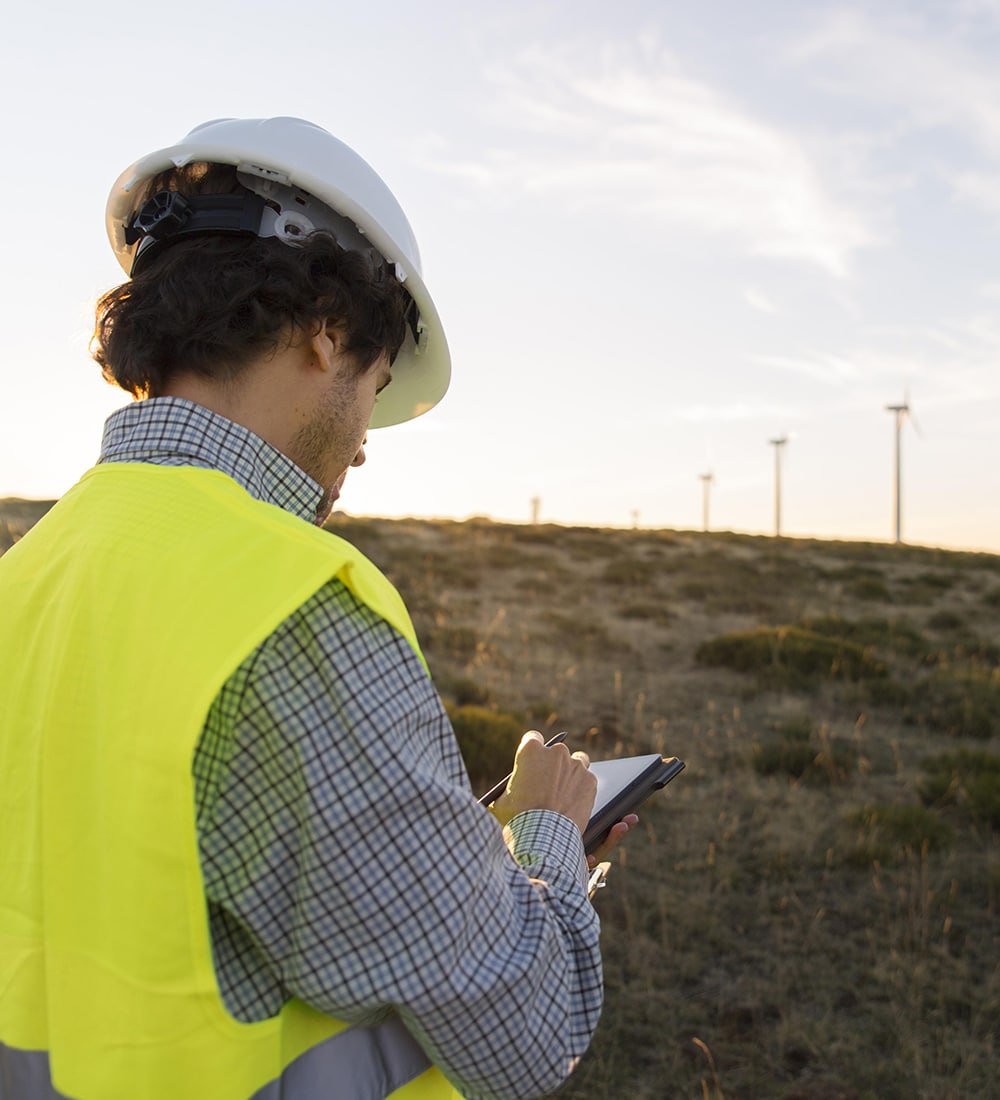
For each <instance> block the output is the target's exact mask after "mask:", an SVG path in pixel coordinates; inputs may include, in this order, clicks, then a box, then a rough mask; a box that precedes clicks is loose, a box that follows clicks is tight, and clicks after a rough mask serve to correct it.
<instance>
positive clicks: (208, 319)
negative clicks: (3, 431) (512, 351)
mask: <svg viewBox="0 0 1000 1100" xmlns="http://www.w3.org/2000/svg"><path fill="white" fill-rule="evenodd" d="M108 230H109V235H110V237H111V241H112V245H113V247H114V248H115V251H116V254H117V255H118V258H119V260H120V261H121V263H122V266H123V267H124V269H125V271H126V273H128V274H129V275H130V276H131V277H130V279H129V281H127V282H126V283H124V284H123V285H122V286H120V287H118V288H116V289H114V290H112V291H110V292H109V293H108V294H106V295H105V296H104V297H103V298H102V300H101V301H100V303H99V305H98V317H97V327H96V330H95V340H94V354H95V358H96V359H97V361H98V362H99V363H100V364H101V366H102V368H103V370H104V373H105V376H106V377H107V378H108V379H110V380H112V381H114V382H115V383H116V384H118V385H120V386H122V387H123V388H124V389H126V390H127V391H129V392H130V393H132V394H133V395H135V396H136V397H137V398H140V399H141V400H139V401H137V402H136V403H134V404H133V405H131V406H129V407H127V408H125V409H122V410H120V411H119V412H117V413H116V414H114V415H113V416H112V417H111V418H110V420H109V421H108V424H107V426H106V429H105V436H104V443H103V448H102V452H101V456H100V460H99V462H98V464H97V465H96V466H95V467H94V469H92V470H90V471H89V472H88V473H87V474H85V475H84V477H83V478H82V479H81V481H80V482H79V483H78V484H77V485H76V486H75V487H74V488H73V489H72V490H71V491H70V492H69V493H67V494H66V496H65V497H64V498H63V499H62V500H61V501H60V502H59V503H58V504H57V505H56V506H55V507H54V508H53V509H52V511H51V512H50V513H49V515H48V516H47V517H46V518H45V519H44V520H43V521H42V522H41V523H39V524H38V525H37V526H36V527H35V528H33V529H32V531H30V532H29V533H28V535H27V536H26V537H25V538H24V539H22V540H21V542H20V543H19V544H18V545H17V546H16V547H14V548H13V549H12V550H11V551H9V552H8V554H6V555H5V556H4V557H3V558H2V559H0V606H2V607H3V608H4V614H3V616H2V621H0V668H2V670H3V672H2V676H3V681H4V683H3V698H4V706H3V708H0V709H2V717H0V775H2V782H3V788H4V792H5V795H4V797H5V802H8V803H9V806H8V809H7V810H6V811H5V824H4V829H3V831H2V833H0V883H2V894H0V898H2V904H0V1100H15V1098H16V1100H34V1098H35V1097H51V1096H57V1097H71V1098H76V1100H116V1098H125V1097H128V1098H130V1100H136V1098H148V1100H168V1098H171V1100H176V1098H180V1097H184V1098H188V1097H206V1098H212V1100H229V1098H232V1100H249V1098H250V1097H254V1098H258V1100H278V1098H279V1097H280V1098H284V1100H300V1098H301V1100H313V1098H314V1097H315V1098H319V1097H324V1098H352V1100H354V1098H364V1100H369V1098H383V1097H387V1096H389V1095H392V1096H393V1097H405V1098H407V1100H409V1098H411V1097H412V1098H416V1097H444V1096H453V1095H455V1092H454V1090H455V1089H457V1090H459V1092H460V1093H461V1094H463V1095H466V1096H471V1097H527V1096H536V1095H539V1094H542V1093H544V1092H547V1091H549V1090H551V1089H552V1088H554V1087H556V1086H557V1085H558V1084H559V1083H560V1082H561V1081H562V1080H563V1079H564V1078H565V1077H566V1076H567V1075H568V1074H569V1073H570V1072H571V1070H572V1068H573V1066H574V1065H575V1063H576V1061H577V1060H578V1059H579V1057H580V1055H581V1054H582V1053H583V1051H584V1050H585V1049H586V1047H587V1045H588V1043H589V1041H590V1037H591V1035H592V1032H593V1029H594V1027H595V1025H596V1022H597V1018H598V1014H599V1011H600V1006H601V997H602V993H601V966H600V953H599V946H598V921H597V918H596V916H595V914H594V911H593V909H592V907H591V905H590V903H589V900H588V898H587V889H586V863H585V860H584V856H583V850H582V845H581V839H580V837H581V831H582V829H583V827H584V825H585V824H586V821H587V818H588V815H589V812H590V809H591V806H592V804H593V798H594V790H595V783H594V780H593V777H592V776H591V775H590V773H589V771H588V769H587V763H588V762H587V759H586V757H585V755H584V754H581V753H577V754H573V755H572V756H571V755H570V754H569V752H568V751H567V750H566V749H565V748H564V747H563V746H556V747H552V748H545V747H544V746H543V745H542V743H541V738H540V737H539V735H538V734H536V733H529V734H526V735H525V738H524V740H523V741H522V743H521V746H520V748H519V750H518V753H517V756H516V758H515V770H514V775H513V778H512V780H511V782H510V784H509V786H508V789H507V791H506V793H504V794H503V795H502V796H501V797H500V798H499V799H498V800H497V802H496V803H495V804H494V806H493V807H492V811H491V812H487V811H486V810H484V809H483V808H482V807H480V806H479V805H478V804H477V803H476V801H475V800H474V798H473V796H472V794H471V792H470V789H469V784H468V779H467V777H466V774H465V770H464V767H463V765H462V761H461V757H460V754H459V750H458V746H457V744H456V742H455V739H454V735H453V733H452V731H451V729H450V726H449V724H448V721H447V717H446V715H445V713H444V710H443V707H442V705H441V702H440V699H439V698H438V696H437V694H436V692H435V691H434V689H433V686H432V684H431V682H430V680H429V678H428V676H427V672H426V668H425V666H424V664H423V660H422V657H421V655H420V651H419V647H418V645H417V641H416V639H415V637H414V635H413V628H412V625H411V623H410V620H409V617H408V615H407V613H406V610H405V608H404V607H403V604H402V602H401V601H400V599H399V597H398V595H397V594H396V592H395V591H394V590H393V589H392V588H391V586H390V585H389V584H388V582H387V581H386V580H385V579H384V578H383V577H382V576H381V574H380V573H379V572H378V571H377V570H376V569H375V568H374V566H372V565H371V564H370V563H369V562H367V561H366V560H365V559H364V558H363V557H362V556H361V555H360V554H359V553H358V552H357V551H355V550H354V549H353V548H352V547H350V546H349V545H348V544H346V543H344V542H343V541H342V540H339V539H336V538H334V537H333V536H331V535H329V534H326V533H324V532H322V531H320V530H319V529H318V527H317V526H316V525H317V524H319V523H321V522H322V520H323V519H324V518H325V517H326V515H327V514H328V513H329V510H330V509H331V508H332V506H333V503H334V501H335V499H336V496H337V494H338V492H339V489H340V486H341V485H342V483H343V477H344V474H345V472H346V470H347V469H348V467H349V466H350V465H352V464H359V463H360V462H362V461H364V450H363V443H364V440H365V434H366V432H367V430H368V428H369V427H380V426H386V425H390V424H394V423H398V422H400V421H403V420H406V419H409V418H411V417H414V416H417V415H420V414H421V413H423V412H425V411H427V410H428V409H429V408H431V407H432V406H433V405H434V404H436V403H437V401H438V400H440V398H441V397H442V396H443V394H444V392H445V390H446V388H447V385H448V379H449V375H450V363H449V356H448V349H447V344H446V342H445V338H444V333H443V331H442V328H441V323H440V320H439V318H438V315H437V312H436V310H435V308H434V304H433V301H432V299H431V297H430V295H429V293H428V291H427V288H426V287H425V285H424V283H423V281H422V277H421V269H420V260H419V254H418V252H417V248H416V242H415V240H414V239H413V235H412V232H411V230H410V228H409V225H408V224H407V222H406V219H405V217H404V215H403V212H402V210H401V209H400V208H399V206H398V204H397V203H396V201H395V199H394V198H393V196H392V195H391V193H390V192H389V191H388V189H387V188H386V187H385V185H384V184H383V183H382V181H381V180H380V179H379V177H378V176H377V175H376V174H375V173H374V172H373V171H372V170H371V169H370V168H369V167H368V165H367V164H365V163H364V162H363V161H362V160H361V159H360V158H359V157H357V155H356V154H354V153H353V152H352V151H351V150H350V149H348V148H347V147H346V146H344V145H342V144H341V143H340V142H338V141H337V140H336V139H335V138H333V137H332V136H331V135H329V134H328V133H326V132H325V131H323V130H321V129H319V128H318V127H315V126H312V125H311V124H309V123H306V122H302V121H301V120H296V119H281V118H279V119H267V120H234V119H228V120H220V121H216V122H213V123H207V124H205V125H203V126H201V127H198V128H197V129H196V130H194V131H192V133H191V134H189V135H188V136H187V137H186V138H184V139H183V140H182V142H181V143H179V144H178V145H177V146H173V147H171V148H169V149H166V150H161V151H159V152H157V153H153V154H150V155H149V156H148V157H145V158H143V159H142V160H140V161H139V162H137V164H135V165H133V166H132V167H131V168H130V169H128V170H127V171H126V172H125V173H123V175H122V176H121V177H120V179H119V180H118V182H117V183H116V185H115V187H114V189H113V191H112V195H111V198H110V200H109V205H108ZM629 821H634V818H630V819H629ZM628 825H629V822H625V823H622V824H621V825H619V826H617V827H616V829H615V831H614V834H613V837H612V841H611V843H612V844H613V843H614V842H615V841H616V840H617V839H619V838H620V836H621V835H623V834H624V833H625V832H627V830H628Z"/></svg>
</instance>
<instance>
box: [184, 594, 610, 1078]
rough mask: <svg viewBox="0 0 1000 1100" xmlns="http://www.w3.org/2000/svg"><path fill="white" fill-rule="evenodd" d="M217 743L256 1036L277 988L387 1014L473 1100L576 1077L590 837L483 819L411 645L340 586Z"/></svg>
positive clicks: (232, 934)
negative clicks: (397, 1017) (585, 843)
mask: <svg viewBox="0 0 1000 1100" xmlns="http://www.w3.org/2000/svg"><path fill="white" fill-rule="evenodd" d="M203 742H204V744H203V745H202V746H201V747H200V762H199V758H198V757H196V776H197V775H198V774H199V773H200V789H201V790H202V791H203V799H202V800H201V804H200V806H199V840H200V844H201V854H202V865H203V870H204V874H205V880H206V890H207V894H208V899H209V906H210V912H211V913H212V914H213V946H214V948H215V950H216V965H217V968H220V967H221V968H223V969H225V970H226V971H227V975H226V976H225V980H223V977H221V976H220V985H221V986H222V987H223V992H224V996H226V997H227V1000H232V999H235V1000H237V1001H240V1000H242V1001H243V1003H244V1004H247V1005H250V1006H252V1005H253V1004H254V1003H255V998H256V999H257V1006H258V1007H257V1011H255V1010H254V1009H253V1008H252V1007H251V1008H250V1009H249V1015H251V1016H255V1017H256V1018H260V1011H259V1009H260V1006H261V1005H264V1004H266V1003H267V1001H268V998H269V996H270V990H271V987H273V986H274V985H275V984H277V985H278V987H279V995H280V998H281V999H287V997H289V996H296V997H299V998H301V999H302V1000H304V1001H306V1002H307V1003H309V1004H311V1005H313V1006H314V1007H316V1008H317V1009H319V1010H321V1011H324V1012H326V1013H328V1014H330V1015H332V1016H335V1017H337V1018H339V1019H342V1020H345V1021H348V1022H352V1023H371V1022H374V1021H375V1020H377V1019H378V1018H379V1016H380V1015H381V1014H384V1013H385V1012H386V1011H387V1010H390V1009H394V1010H395V1011H397V1012H398V1013H399V1015H400V1016H401V1018H402V1019H403V1021H404V1023H405V1024H406V1026H407V1028H408V1029H409V1030H410V1032H411V1033H412V1034H413V1035H414V1037H415V1038H416V1039H417V1041H418V1042H419V1043H420V1044H421V1046H423V1048H424V1050H425V1051H426V1052H427V1054H428V1056H429V1057H430V1058H431V1060H432V1061H433V1062H434V1063H435V1064H436V1065H437V1066H438V1067H439V1068H440V1069H442V1071H444V1072H445V1073H446V1074H447V1075H448V1076H449V1077H450V1078H451V1080H452V1081H453V1082H454V1083H455V1084H456V1086H457V1087H458V1088H459V1089H460V1090H461V1091H462V1092H463V1093H464V1094H465V1095H466V1096H469V1097H475V1098H488V1097H498V1096H504V1097H528V1096H537V1095H539V1094H541V1093H545V1092H549V1091H551V1090H552V1089H553V1088H555V1087H557V1086H558V1085H559V1084H560V1083H561V1082H562V1081H563V1080H564V1079H565V1077H566V1076H567V1075H568V1074H569V1073H570V1071H571V1070H572V1068H573V1066H574V1065H575V1064H576V1062H577V1060H578V1059H579V1058H580V1056H581V1055H582V1054H583V1052H584V1050H585V1049H586V1047H587V1045H588V1044H589V1042H590V1039H591V1036H592V1034H593V1031H594V1028H595V1027H596V1024H597V1020H598V1016H599V1014H600V1008H601V1003H602V975H601V959H600V948H599V942H598V940H599V923H598V918H597V915H596V913H595V911H594V908H593V906H592V905H591V903H590V901H589V899H588V897H587V891H586V863H585V859H584V855H583V846H582V843H581V840H580V835H579V830H578V829H577V828H576V827H575V826H574V825H573V823H572V822H570V821H569V820H568V819H566V818H564V817H562V816H560V815H559V814H555V813H552V812H549V811H542V810H535V811H530V812H528V813H523V814H519V815H518V816H517V817H515V818H514V819H513V820H512V821H511V822H510V823H509V824H508V826H507V828H506V829H505V830H502V829H501V827H500V825H499V824H498V822H497V821H496V820H495V818H494V817H493V816H492V815H491V814H490V813H488V812H487V811H486V810H484V809H483V808H482V807H481V806H480V805H479V804H478V803H477V802H476V800H475V799H474V797H473V796H472V793H471V790H470V787H469V783H468V779H467V777H466V774H465V769H464V766H463V764H462V761H461V756H460V753H459V749H458V745H457V743H456V741H455V737H454V733H453V732H452V730H451V726H450V723H449V722H448V719H447V715H446V713H445V711H444V708H443V706H442V704H441V701H440V699H439V697H438V696H437V693H436V692H435V690H434V688H433V685H432V684H431V683H430V680H429V678H428V677H427V675H426V672H425V671H424V668H423V665H422V664H421V662H420V661H419V659H418V658H417V656H416V654H415V653H414V652H413V650H412V648H411V647H410V646H409V644H408V643H407V642H406V641H405V640H404V639H403V638H402V637H401V636H400V635H399V634H397V633H396V631H394V630H393V629H392V628H391V627H390V626H388V624H386V623H385V622H384V621H383V620H381V619H380V618H379V617H378V616H377V615H375V614H374V612H372V611H371V610H370V609H369V608H367V607H366V606H365V605H363V604H361V603H360V602H358V601H357V600H356V599H355V598H354V597H353V596H352V595H351V593H350V592H349V591H348V590H347V589H346V588H344V587H343V586H342V585H340V584H339V582H336V581H331V582H330V583H329V584H328V585H326V586H325V587H324V589H323V590H321V592H320V593H318V594H317V595H316V596H315V597H313V599H312V600H310V601H309V602H308V603H307V604H306V605H304V606H303V607H302V608H301V609H299V611H298V612H296V613H295V614H294V615H293V616H292V617H291V618H290V619H289V620H287V621H286V622H285V623H284V624H283V625H282V627H281V628H279V630H278V631H277V632H275V634H274V635H272V636H271V638H269V639H268V640H267V642H265V643H264V645H263V646H262V647H260V648H259V649H258V650H257V651H256V652H255V653H254V654H253V655H252V657H251V658H250V659H248V661H247V662H246V663H245V666H244V668H243V669H242V670H241V672H240V673H239V674H237V676H235V677H234V678H233V681H232V683H231V684H230V685H228V686H227V689H224V692H223V695H222V696H220V699H219V700H217V705H216V706H214V707H213V714H212V715H210V717H209V722H208V723H207V724H206V731H205V734H204V736H203ZM196 786H197V784H196ZM217 929H222V932H221V933H220V932H218V931H217ZM272 1000H273V998H272ZM275 1008H276V1006H275V1005H274V1004H273V1003H272V1004H271V1005H270V1008H269V1009H268V1014H271V1013H272V1012H273V1011H274V1009H275Z"/></svg>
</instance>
